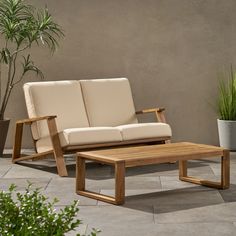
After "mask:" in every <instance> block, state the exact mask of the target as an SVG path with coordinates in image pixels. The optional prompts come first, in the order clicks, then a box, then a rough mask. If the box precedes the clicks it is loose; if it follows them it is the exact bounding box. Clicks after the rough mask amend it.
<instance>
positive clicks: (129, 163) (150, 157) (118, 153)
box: [76, 142, 230, 205]
mask: <svg viewBox="0 0 236 236" xmlns="http://www.w3.org/2000/svg"><path fill="white" fill-rule="evenodd" d="M209 157H221V180H220V182H213V181H209V180H204V179H198V178H195V177H191V176H188V175H187V161H188V160H195V159H202V158H209ZM86 160H91V161H94V162H98V163H103V164H107V165H112V166H114V167H115V196H114V197H112V196H107V195H104V194H100V193H95V192H91V191H88V190H86V189H85V174H86V164H85V161H86ZM174 161H179V179H180V180H182V181H186V182H190V183H194V184H200V185H204V186H208V187H212V188H217V189H227V188H229V185H230V156H229V150H226V149H224V148H221V147H216V146H210V145H204V144H195V143H189V142H181V143H170V144H159V145H147V146H136V147H123V148H111V149H106V150H96V151H85V152H78V153H77V158H76V193H77V194H79V195H83V196H86V197H90V198H93V199H96V200H100V201H104V202H108V203H112V204H116V205H120V204H123V203H124V202H125V168H126V167H134V166H144V165H151V164H157V163H165V162H174Z"/></svg>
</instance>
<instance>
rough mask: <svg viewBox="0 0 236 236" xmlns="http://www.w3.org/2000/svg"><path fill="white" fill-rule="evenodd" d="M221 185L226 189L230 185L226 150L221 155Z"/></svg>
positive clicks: (228, 158) (228, 160) (228, 157)
mask: <svg viewBox="0 0 236 236" xmlns="http://www.w3.org/2000/svg"><path fill="white" fill-rule="evenodd" d="M221 185H222V189H227V188H229V185H230V153H229V151H228V150H224V151H223V156H222V157H221Z"/></svg>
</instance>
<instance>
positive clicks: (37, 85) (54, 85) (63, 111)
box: [24, 80, 89, 140]
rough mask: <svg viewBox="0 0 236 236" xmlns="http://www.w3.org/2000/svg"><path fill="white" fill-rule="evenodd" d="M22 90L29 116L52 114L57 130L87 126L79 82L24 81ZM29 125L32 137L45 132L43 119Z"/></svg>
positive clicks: (46, 134)
mask: <svg viewBox="0 0 236 236" xmlns="http://www.w3.org/2000/svg"><path fill="white" fill-rule="evenodd" d="M24 93H25V100H26V106H27V111H28V114H29V118H32V117H38V116H48V115H56V116H57V119H56V122H57V128H58V131H62V130H64V129H69V128H80V127H88V126H89V122H88V118H87V114H86V110H85V107H84V101H83V96H82V91H81V87H80V83H79V81H75V80H74V81H73V80H70V81H48V82H31V83H26V84H25V85H24ZM31 128H32V134H33V138H34V139H35V140H38V139H40V138H41V137H45V136H48V135H49V132H48V127H47V123H46V122H45V121H41V122H37V123H34V124H33V125H32V126H31Z"/></svg>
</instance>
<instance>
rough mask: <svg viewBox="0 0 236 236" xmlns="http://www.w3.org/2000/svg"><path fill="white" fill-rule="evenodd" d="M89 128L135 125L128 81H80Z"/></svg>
mask: <svg viewBox="0 0 236 236" xmlns="http://www.w3.org/2000/svg"><path fill="white" fill-rule="evenodd" d="M80 84H81V88H82V92H83V97H84V102H85V107H86V111H87V115H88V120H89V124H90V126H93V127H94V126H117V125H124V124H131V123H137V122H138V121H137V118H136V115H135V108H134V102H133V98H132V93H131V88H130V84H129V81H128V79H126V78H116V79H96V80H80Z"/></svg>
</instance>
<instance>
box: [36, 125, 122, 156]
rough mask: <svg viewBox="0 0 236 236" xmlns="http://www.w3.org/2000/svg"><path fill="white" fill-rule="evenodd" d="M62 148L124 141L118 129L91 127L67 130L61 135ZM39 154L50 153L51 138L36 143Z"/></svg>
mask: <svg viewBox="0 0 236 236" xmlns="http://www.w3.org/2000/svg"><path fill="white" fill-rule="evenodd" d="M59 138H60V142H61V145H62V147H65V146H73V145H85V144H99V143H108V142H120V141H122V137H121V133H120V130H119V129H118V128H113V127H89V128H74V129H65V130H63V131H62V132H60V133H59ZM36 147H37V150H38V152H44V151H49V150H51V149H52V143H51V139H50V137H49V136H47V137H44V138H41V139H39V140H38V141H37V142H36Z"/></svg>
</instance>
